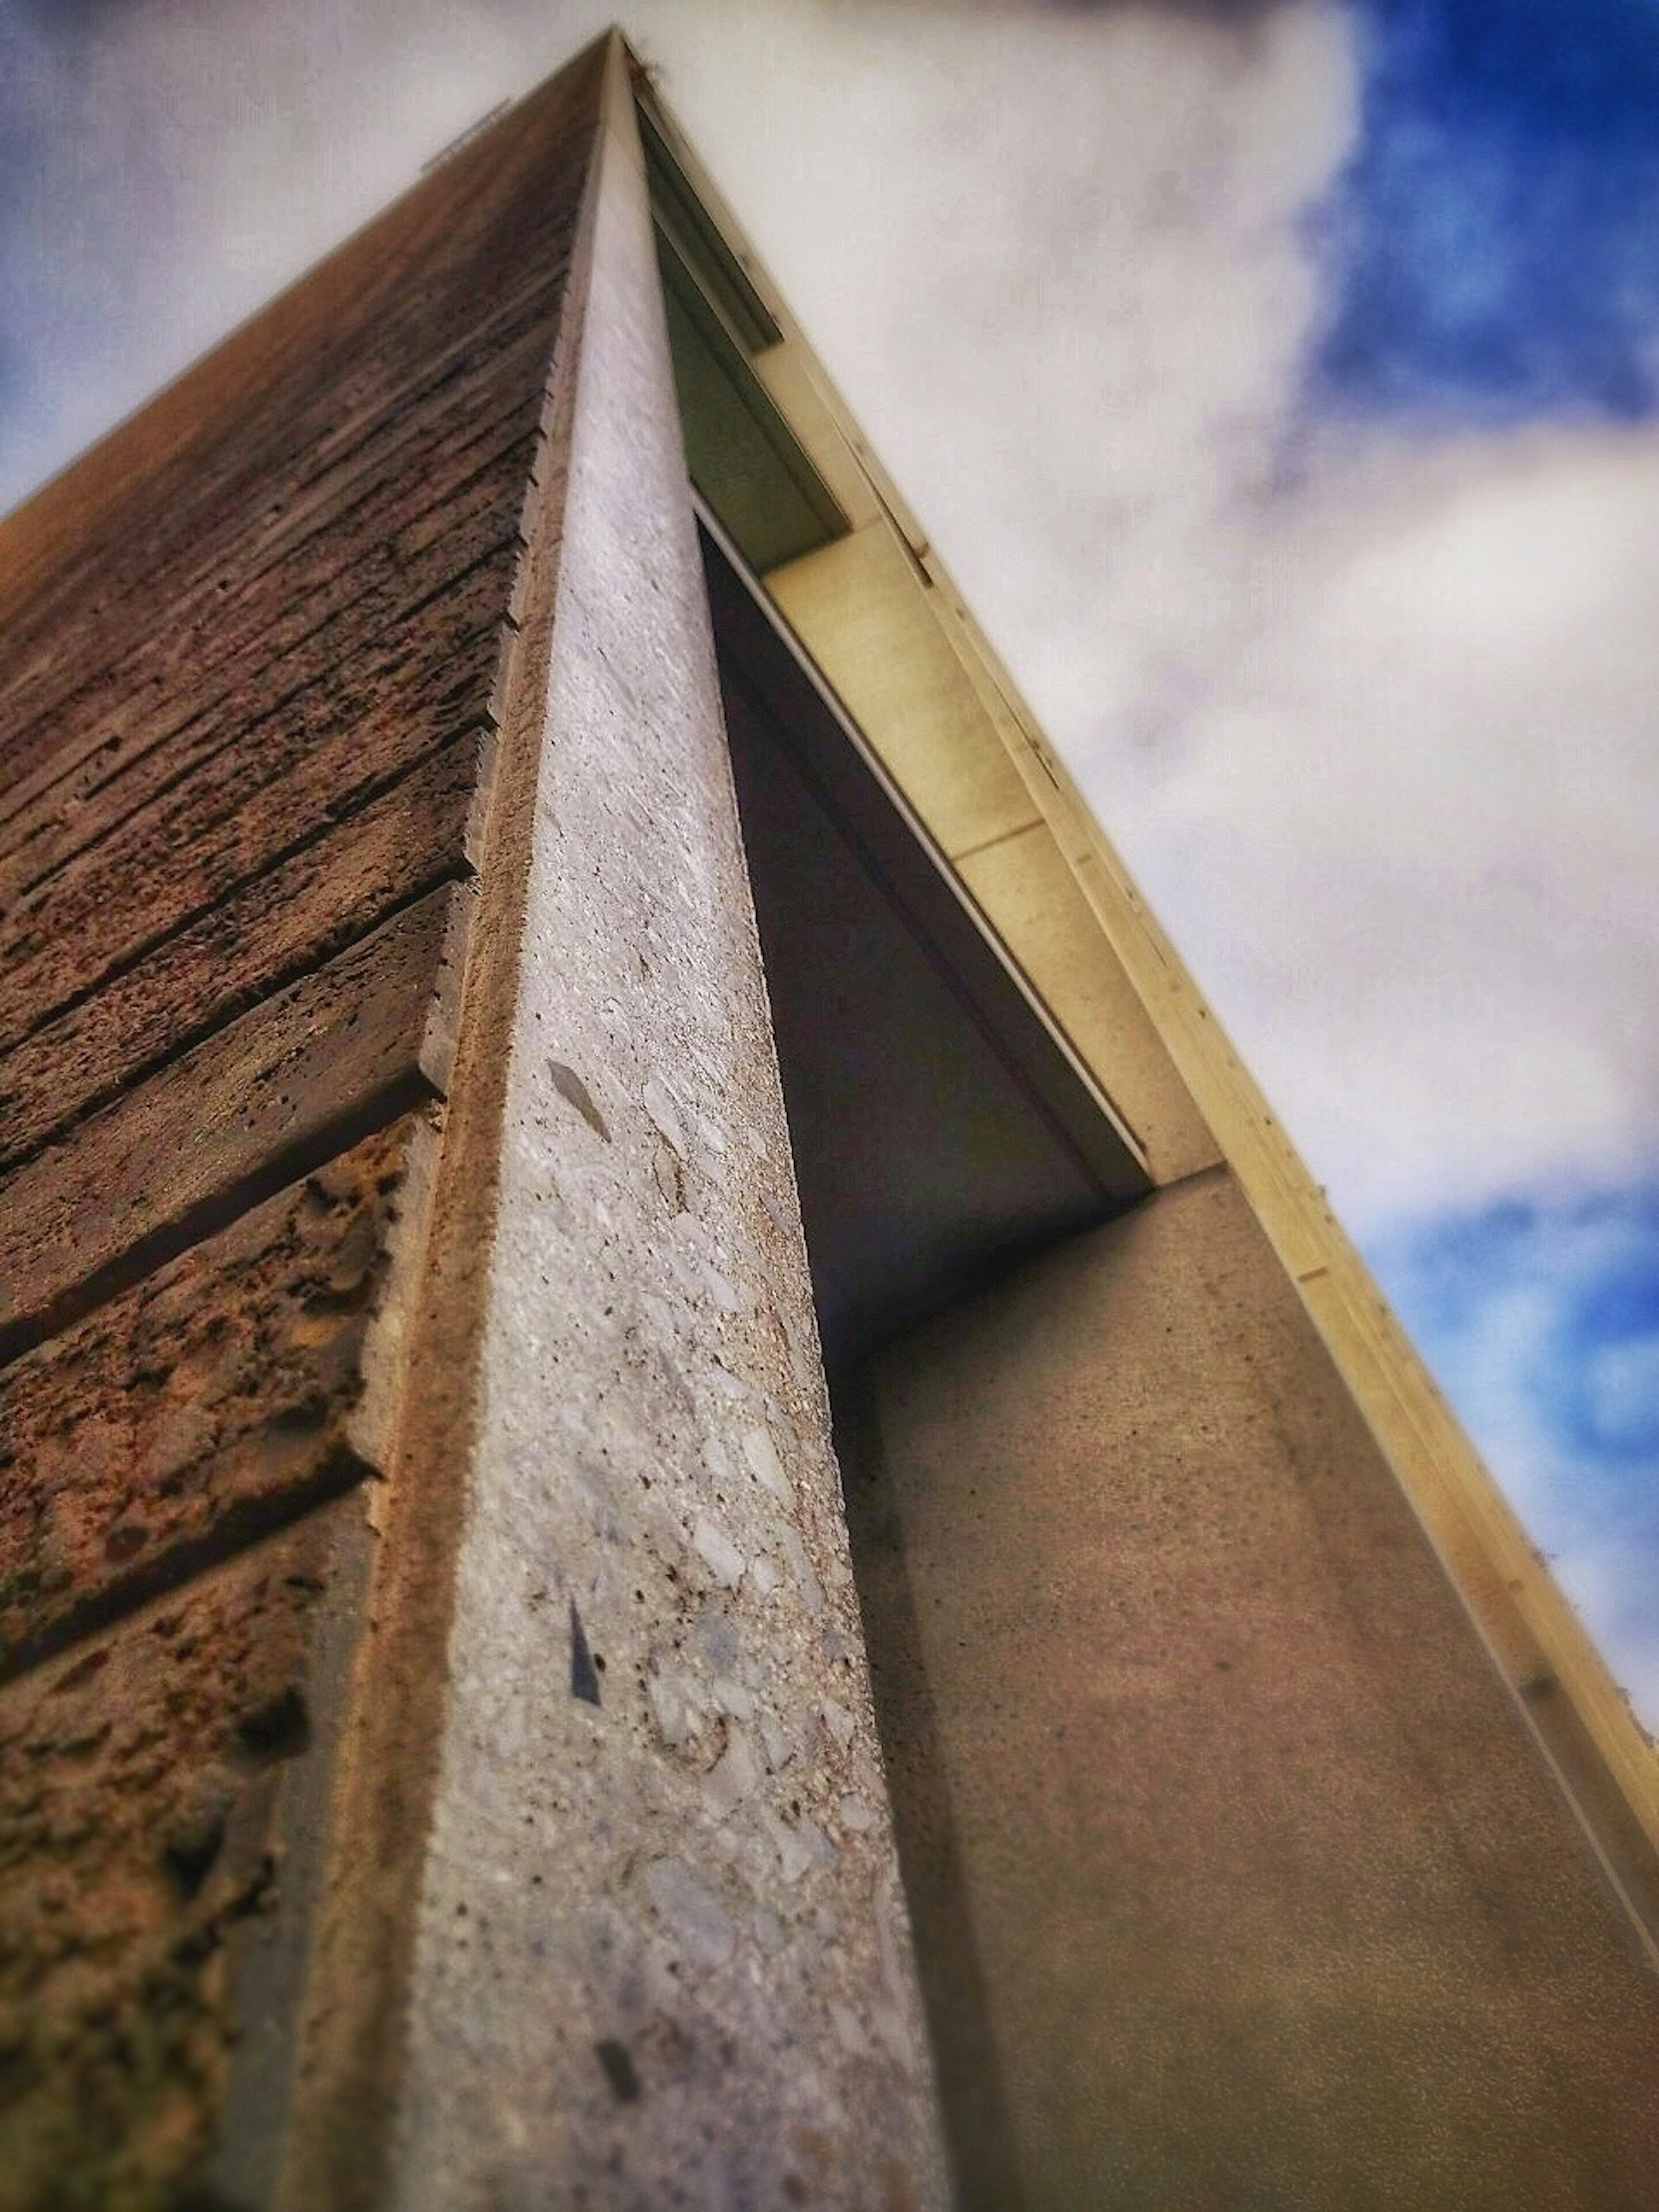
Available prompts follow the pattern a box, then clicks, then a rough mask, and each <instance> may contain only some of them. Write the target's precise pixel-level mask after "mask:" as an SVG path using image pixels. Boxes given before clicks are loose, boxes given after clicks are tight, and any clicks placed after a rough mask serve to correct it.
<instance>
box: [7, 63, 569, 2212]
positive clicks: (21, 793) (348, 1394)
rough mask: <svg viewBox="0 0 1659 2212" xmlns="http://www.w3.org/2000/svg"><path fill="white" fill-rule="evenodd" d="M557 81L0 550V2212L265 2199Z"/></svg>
mask: <svg viewBox="0 0 1659 2212" xmlns="http://www.w3.org/2000/svg"><path fill="white" fill-rule="evenodd" d="M598 77H599V64H598V58H597V57H595V58H591V59H590V60H589V61H588V63H587V64H585V65H583V66H580V67H578V68H577V69H576V70H574V73H572V74H571V75H570V76H568V77H567V78H566V79H564V80H562V82H560V84H559V85H557V86H556V87H555V88H551V89H550V92H548V93H547V94H544V95H543V96H542V97H540V98H539V99H538V100H534V101H532V102H530V103H528V104H526V106H525V107H524V108H523V109H521V110H520V111H519V112H517V113H516V114H515V116H514V117H513V118H509V119H508V122H507V125H505V126H504V127H503V129H502V130H501V131H498V132H497V133H496V134H495V136H494V137H492V139H491V140H490V142H489V144H488V145H487V146H484V147H480V148H477V149H471V151H469V152H466V153H465V154H463V155H459V157H458V158H457V159H456V160H455V161H453V162H451V163H450V164H449V165H447V167H445V168H443V169H442V170H441V171H440V172H438V173H435V174H434V175H433V176H432V177H431V178H429V179H428V180H427V181H426V182H425V183H424V184H422V185H421V186H420V187H419V188H418V189H417V190H416V191H415V192H414V193H412V194H411V195H410V197H408V198H406V199H405V200H404V201H403V202H401V203H400V204H398V206H397V207H395V208H394V209H392V210H390V211H389V212H388V213H387V214H386V216H383V217H382V218H380V220H379V221H378V222H376V223H375V224H374V225H373V226H371V228H369V229H368V231H366V232H365V233H363V234H362V235H361V236H360V237H358V238H357V239H356V240H353V241H352V242H351V243H350V244H349V245H348V246H346V247H344V248H343V250H342V251H341V252H339V253H338V254H337V255H336V256H335V257H334V258H333V259H332V260H331V261H330V262H329V263H327V264H325V265H324V266H323V267H322V268H321V269H319V270H317V271H316V272H314V273H313V275H312V276H310V277H309V278H307V280H306V281H305V282H304V283H302V284H301V285H300V286H299V287H297V288H296V289H295V290H294V291H293V292H291V293H290V294H289V295H287V296H286V297H285V298H284V299H283V300H282V301H278V302H277V303H276V305H275V306H274V307H271V308H270V309H269V310H267V311H266V312H265V313H263V314H262V315H261V316H259V317H258V319H256V320H255V321H254V322H253V323H252V324H250V325H248V326H247V327H246V329H245V330H244V331H240V332H239V333H238V334H237V335H236V336H235V337H233V338H232V339H231V340H229V341H228V343H227V344H226V345H225V346H224V347H223V348H222V349H220V350H219V351H218V352H217V353H216V354H215V355H214V356H212V357H211V358H210V359H209V360H208V361H206V362H204V363H203V364H202V365H201V366H200V367H199V368H197V369H195V370H193V371H192V372H191V374H189V375H188V376H187V377H185V379H184V380H182V381H181V383H180V384H179V385H178V386H175V387H173V390H172V391H170V392H167V393H165V394H163V395H162V397H161V398H160V399H158V400H157V401H156V402H155V404H153V405H152V406H151V407H150V408H149V409H148V410H145V411H144V412H143V414H142V415H141V416H138V417H137V418H136V419H135V420H134V421H133V422H131V423H130V424H128V425H126V426H125V427H124V428H122V429H120V430H119V431H118V432H116V433H115V434H114V435H112V437H111V438H110V439H109V440H107V441H106V442H105V444H104V445H102V446H101V447H99V448H98V449H97V450H96V451H95V452H94V453H91V454H90V455H88V457H87V458H86V459H84V460H83V461H82V462H81V463H80V464H78V465H77V466H76V468H74V469H73V470H72V471H70V472H69V474H68V475H66V476H65V477H63V478H60V479H59V480H58V483H55V484H53V485H52V486H50V487H49V488H48V489H46V491H45V492H43V493H42V494H41V495H40V496H39V497H38V498H37V499H35V500H34V501H32V502H31V503H30V504H29V505H28V506H27V507H25V508H23V509H22V510H21V511H20V513H18V514H17V515H16V516H15V517H14V518H13V519H12V520H10V521H9V523H8V524H7V525H6V526H5V528H4V531H3V532H0V635H3V637H4V641H5V654H4V667H3V690H0V747H3V760H4V765H5V775H4V779H3V781H4V792H3V796H0V970H3V974H4V978H5V982H4V989H3V993H0V2205H3V2206H4V2207H5V2208H7V2212H22V2208H26V2207H27V2208H41V2212H45V2208H48V2207H49V2208H51V2212H71V2209H72V2208H75V2207H78V2206H85V2207H88V2208H93V2207H97V2208H107V2207H112V2206H121V2207H135V2208H137V2207H148V2206H151V2205H162V2204H175V2203H183V2202H185V2201H189V2202H191V2203H204V2202H207V2201H212V2202H213V2203H238V2204H244V2203H246V2204H252V2203H265V2202H268V2201H269V2193H270V2189H271V2188H272V2187H273V2186H274V2176H275V2173H276V2167H277V2165H278V2164H279V2162H280V2156H281V2150H282V2144H283V2137H284V2134H285V2130H286V2128H287V2124H288V2123H287V2118H286V2111H287V2099H288V2094H289V2082H290V2075H291V2070H292V2064H293V2053H294V2051H295V2045H294V2041H293V2037H292V2034H291V2032H290V2031H291V2028H292V2024H293V2021H294V2018H295V2009H296V2007H298V2006H299V2005H300V2003H301V1990H302V1988H303V1985H304V1983H305V1980H306V1975H307V1957H308V1954H309V1951H310V1948H311V1941H312V1931H313V1924H314V1921H315V1912H316V1907H317V1905H318V1901H319V1895H320V1892H321V1886H322V1880H323V1875H322V1838H323V1836H324V1833H325V1829H326V1826H327V1820H328V1808H329V1804H330V1799H331V1792H332V1790H333V1788H334V1782H333V1773H334V1768H333V1765H332V1759H333V1754H334V1747H335V1744H336V1741H337V1737H338V1736H339V1734H340V1731H341V1729H343V1728H344V1727H345V1726H346V1724H347V1721H348V1718H349V1696H348V1686H349V1680H350V1668H351V1665H352V1655H353V1652H354V1650H356V1649H357V1647H358V1645H359V1644H360V1642H361V1632H362V1624H363V1620H364V1608H365V1606H366V1604H367V1603H368V1593H369V1591H370V1589H371V1587H372V1585H373V1583H374V1579H375V1577H376V1575H377V1574H378V1573H379V1571H380V1570H379V1567H378V1566H377V1564H376V1561H375V1558H374V1552H375V1547H374V1541H373V1539H372V1536H371V1533H370V1528H369V1516H368V1512H367V1511H366V1502H367V1498H368V1492H366V1490H365V1488H364V1486H363V1479H364V1478H365V1477H367V1476H371V1475H383V1474H386V1472H387V1471H388V1470H389V1468H390V1467H391V1464H392V1444H393V1437H394V1434H395V1425H396V1416H397V1411H398V1395H399V1393H398V1340H399V1329H400V1327H401V1306H402V1304H403V1303H404V1301H405V1300H406V1297H407V1296H408V1293H409V1285H410V1279H411V1278H412V1277H414V1276H415V1275H416V1274H417V1273H418V1271H419V1265H420V1246H421V1238H420V1234H419V1231H420V1222H421V1217H422V1212H423V1193H424V1190H425V1188H426V1185H427V1183H428V1181H429V1175H430V1168H431V1161H432V1155H433V1152H434V1151H435V1146H436V1142H437V1136H438V1131H439V1128H440V1126H441V1111H440V1106H439V1101H440V1099H441V1093H442V1091H443V1090H444V1088H445V1085H446V1084H447V1080H448V1077H449V1071H450V1066H451V1060H452V1058H453V1035H452V1017H453V999H454V995H455V992H454V986H455V981H456V978H457V975H458V973H459V966H460V963H461V959H462V957H463V951H464V947H465V939H466V935H467V922H468V919H469V916H470V915H471V913H472V911H473V910H474V906H475V902H474V901H473V899H472V897H471V894H470V892H469V891H468V890H466V889H465V884H466V881H467V879H468V878H471V876H472V874H473V873H474V870H475V862H476V859H477V848H478V834H477V814H478V811H479V808H480V805H481V784H482V785H483V786H486V787H487V782H488V776H487V769H488V763H489V759H490V757H491V754H492V750H493V745H494V738H495V722H496V717H497V702H496V697H495V692H496V685H497V682H498V677H499V672H500V665H501V657H502V651H503V647H504V643H505V642H506V641H507V639H508V638H509V636H510V635H511V620H510V609H511V603H512V595H513V589H514V586H515V580H516V578H517V575H518V572H519V568H520V562H521V557H522V550H523V547H522V535H521V518H522V515H523V513H524V509H525V506H526V494H527V493H528V492H529V491H530V490H531V489H532V467H533V465H534V463H535V459H536V456H537V454H538V450H539V449H540V444H541V440H542V430H541V422H542V414H543V406H544V386H545V382H546V378H547V372H548V367H549V363H550V357H551V356H552V352H553V349H554V342H555V338H556V334H557V331H558V329H559V325H560V317H561V309H562V301H563V300H564V296H565V290H566V276H567V272H568V266H569V263H570V258H571V256H572V253H573V251H574V245H575V237H576V227H577V216H578V209H579V202H580V192H581V188H582V185H583V180H584V178H585V176H586V171H587V166H588V155H589V151H590V149H591V145H592V128H593V117H594V112H595V99H596V94H597V88H598ZM210 2183H211V2188H212V2189H213V2190H214V2191H217V2194H214V2195H212V2196H211V2198H209V2197H204V2195H203V2194H202V2193H201V2192H202V2191H204V2190H206V2189H208V2188H209V2185H210ZM192 2192H194V2193H192Z"/></svg>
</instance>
